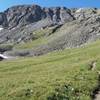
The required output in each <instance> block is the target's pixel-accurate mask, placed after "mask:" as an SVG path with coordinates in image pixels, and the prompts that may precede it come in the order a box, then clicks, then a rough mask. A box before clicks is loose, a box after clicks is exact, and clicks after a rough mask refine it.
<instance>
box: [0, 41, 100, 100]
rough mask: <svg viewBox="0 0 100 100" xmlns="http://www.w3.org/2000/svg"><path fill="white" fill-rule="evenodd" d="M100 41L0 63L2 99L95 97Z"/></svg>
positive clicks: (0, 98)
mask: <svg viewBox="0 0 100 100" xmlns="http://www.w3.org/2000/svg"><path fill="white" fill-rule="evenodd" d="M99 44H100V40H98V41H96V42H94V43H93V44H89V45H86V46H83V47H80V48H74V49H66V50H63V51H62V50H61V51H58V52H52V53H49V54H47V55H44V56H39V57H34V58H32V57H26V58H18V59H16V60H12V61H2V62H0V100H91V96H92V95H93V91H94V90H95V89H96V88H98V86H99V83H98V82H99V79H98V77H99V75H98V71H99V70H100V45H99ZM95 60H97V65H96V68H95V70H93V71H92V70H89V67H90V66H89V64H90V63H91V62H92V61H95Z"/></svg>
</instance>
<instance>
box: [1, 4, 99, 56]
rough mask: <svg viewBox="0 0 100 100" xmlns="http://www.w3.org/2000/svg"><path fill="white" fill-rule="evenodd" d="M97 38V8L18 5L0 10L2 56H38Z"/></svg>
mask: <svg viewBox="0 0 100 100" xmlns="http://www.w3.org/2000/svg"><path fill="white" fill-rule="evenodd" d="M97 39H100V9H97V8H78V9H77V8H73V9H68V8H66V7H50V8H46V7H40V6H38V5H18V6H13V7H11V8H8V9H7V10H5V11H4V12H2V13H0V52H1V53H4V54H6V55H10V56H38V55H43V54H46V53H48V52H51V51H55V50H62V49H65V48H73V47H79V46H81V45H83V44H86V43H90V42H93V41H95V40H97ZM27 44H28V45H27ZM9 51H10V52H9Z"/></svg>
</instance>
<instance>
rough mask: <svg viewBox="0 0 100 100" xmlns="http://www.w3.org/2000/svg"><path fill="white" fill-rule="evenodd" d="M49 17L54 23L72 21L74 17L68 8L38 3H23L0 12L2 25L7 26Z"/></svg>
mask: <svg viewBox="0 0 100 100" xmlns="http://www.w3.org/2000/svg"><path fill="white" fill-rule="evenodd" d="M46 18H48V19H49V20H51V21H52V22H53V23H54V24H55V23H65V22H68V21H72V20H73V19H74V17H73V16H72V15H71V10H70V9H67V8H64V7H62V8H60V7H55V8H41V7H40V6H38V5H22V6H14V7H11V8H8V9H7V10H6V11H4V12H3V13H0V25H2V26H3V27H7V28H14V27H17V26H24V25H28V24H30V23H34V22H37V21H40V20H42V19H46Z"/></svg>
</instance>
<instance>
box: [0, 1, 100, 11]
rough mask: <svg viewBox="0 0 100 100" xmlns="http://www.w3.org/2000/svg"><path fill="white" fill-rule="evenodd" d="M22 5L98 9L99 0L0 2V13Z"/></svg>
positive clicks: (99, 6)
mask: <svg viewBox="0 0 100 100" xmlns="http://www.w3.org/2000/svg"><path fill="white" fill-rule="evenodd" d="M22 4H38V5H40V6H42V7H54V6H65V7H68V8H80V7H81V8H82V7H95V8H96V7H97V8H100V0H0V12H2V11H4V10H6V9H7V8H9V7H11V6H14V5H22Z"/></svg>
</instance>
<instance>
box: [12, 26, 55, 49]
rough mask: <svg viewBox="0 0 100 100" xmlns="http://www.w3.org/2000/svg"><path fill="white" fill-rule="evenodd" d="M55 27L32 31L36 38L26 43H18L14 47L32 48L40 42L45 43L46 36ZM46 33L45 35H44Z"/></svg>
mask: <svg viewBox="0 0 100 100" xmlns="http://www.w3.org/2000/svg"><path fill="white" fill-rule="evenodd" d="M54 28H55V27H51V28H45V29H39V30H36V31H34V32H33V34H34V35H35V37H36V38H37V39H35V40H32V41H28V42H27V43H23V44H22V43H20V44H17V45H15V47H14V48H15V49H32V48H34V47H37V46H39V45H41V44H46V43H47V36H49V35H51V34H53V33H52V31H53V29H54ZM46 35H47V36H46Z"/></svg>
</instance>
